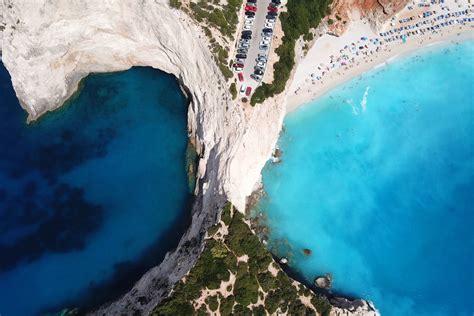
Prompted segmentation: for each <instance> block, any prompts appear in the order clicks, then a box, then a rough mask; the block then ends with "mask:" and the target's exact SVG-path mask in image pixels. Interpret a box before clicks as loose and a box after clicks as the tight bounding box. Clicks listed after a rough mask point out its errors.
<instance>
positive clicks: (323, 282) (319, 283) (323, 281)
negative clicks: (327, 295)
mask: <svg viewBox="0 0 474 316" xmlns="http://www.w3.org/2000/svg"><path fill="white" fill-rule="evenodd" d="M314 285H315V286H316V287H318V288H320V289H329V288H330V287H331V286H332V276H331V274H330V273H328V274H326V275H324V276H320V277H317V278H316V279H314Z"/></svg>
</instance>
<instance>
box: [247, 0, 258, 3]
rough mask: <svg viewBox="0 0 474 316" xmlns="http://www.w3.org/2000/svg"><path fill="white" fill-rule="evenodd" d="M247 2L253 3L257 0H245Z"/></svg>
mask: <svg viewBox="0 0 474 316" xmlns="http://www.w3.org/2000/svg"><path fill="white" fill-rule="evenodd" d="M247 3H250V4H255V3H257V0H247Z"/></svg>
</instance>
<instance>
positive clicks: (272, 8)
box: [267, 5, 278, 13]
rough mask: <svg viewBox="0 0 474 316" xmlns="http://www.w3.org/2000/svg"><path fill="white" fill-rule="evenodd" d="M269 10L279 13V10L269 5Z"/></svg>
mask: <svg viewBox="0 0 474 316" xmlns="http://www.w3.org/2000/svg"><path fill="white" fill-rule="evenodd" d="M267 9H268V12H275V13H276V12H278V8H276V7H272V6H271V5H269V6H268V8H267Z"/></svg>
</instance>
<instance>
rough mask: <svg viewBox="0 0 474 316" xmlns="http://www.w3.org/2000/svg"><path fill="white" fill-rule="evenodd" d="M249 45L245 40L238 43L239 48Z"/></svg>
mask: <svg viewBox="0 0 474 316" xmlns="http://www.w3.org/2000/svg"><path fill="white" fill-rule="evenodd" d="M249 46H250V45H249V43H247V42H240V43H239V48H248V47H249Z"/></svg>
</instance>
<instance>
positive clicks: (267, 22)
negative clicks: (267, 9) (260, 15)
mask: <svg viewBox="0 0 474 316" xmlns="http://www.w3.org/2000/svg"><path fill="white" fill-rule="evenodd" d="M273 23H275V21H274V20H269V19H266V20H265V24H271V25H273Z"/></svg>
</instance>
